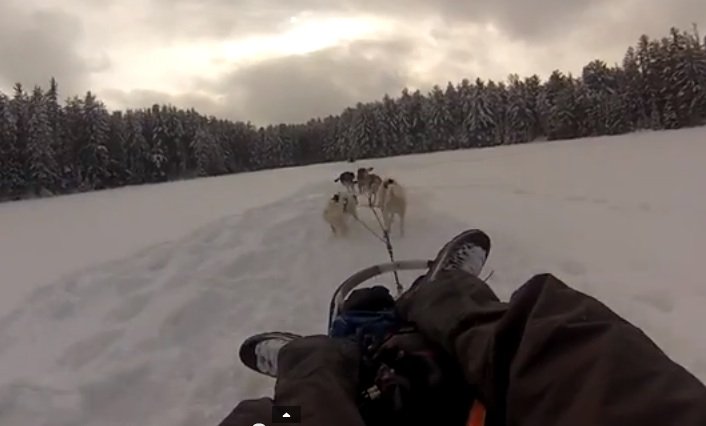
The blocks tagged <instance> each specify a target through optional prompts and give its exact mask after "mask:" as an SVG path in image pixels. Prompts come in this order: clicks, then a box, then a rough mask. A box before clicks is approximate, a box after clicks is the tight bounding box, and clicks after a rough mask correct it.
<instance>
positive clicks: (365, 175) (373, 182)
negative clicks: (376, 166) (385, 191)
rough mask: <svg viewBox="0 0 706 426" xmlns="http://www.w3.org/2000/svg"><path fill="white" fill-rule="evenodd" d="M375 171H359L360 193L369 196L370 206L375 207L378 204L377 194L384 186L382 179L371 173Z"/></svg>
mask: <svg viewBox="0 0 706 426" xmlns="http://www.w3.org/2000/svg"><path fill="white" fill-rule="evenodd" d="M372 170H373V168H372V167H368V168H367V169H366V168H364V167H361V168H359V169H358V176H357V178H358V193H359V194H368V200H370V205H371V206H373V205H375V204H376V203H377V200H376V199H377V193H378V191H379V189H380V185H381V184H382V178H380V176H378V175H376V174H375V173H370V172H371V171H372Z"/></svg>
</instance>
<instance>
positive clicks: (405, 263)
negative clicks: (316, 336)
mask: <svg viewBox="0 0 706 426" xmlns="http://www.w3.org/2000/svg"><path fill="white" fill-rule="evenodd" d="M431 263H432V261H431V260H398V261H396V262H387V263H380V264H377V265H373V266H369V267H367V268H365V269H361V270H360V271H358V272H356V273H354V274H353V275H351V276H350V277H348V279H346V280H345V281H343V282H342V283H341V284H340V285H339V286H338V288H336V291H334V293H333V297H331V303H330V305H329V315H328V327H327V330H331V326H332V325H333V321H334V319H335V318H336V317H338V315H339V314H340V312H341V307H342V306H343V302H345V300H346V297H348V294H350V292H351V291H353V290H355V288H356V287H358V286H359V285H360V284H362V283H364V282H365V281H368V280H369V279H371V278H373V277H376V276H378V275H382V274H385V273H389V272H396V271H413V270H421V269H428V268H429V265H430V264H431Z"/></svg>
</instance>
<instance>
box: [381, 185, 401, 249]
mask: <svg viewBox="0 0 706 426" xmlns="http://www.w3.org/2000/svg"><path fill="white" fill-rule="evenodd" d="M377 201H378V205H379V206H380V210H381V211H382V221H383V225H384V226H385V229H386V230H387V231H388V232H390V231H391V228H390V227H391V226H392V222H393V219H394V216H395V215H397V216H399V217H400V235H401V236H404V217H405V213H406V212H407V194H406V191H405V189H404V188H403V187H402V185H400V184H399V183H398V182H397V181H396V180H394V179H389V178H388V179H385V180H384V181H383V182H382V185H381V186H380V189H379V191H378V196H377Z"/></svg>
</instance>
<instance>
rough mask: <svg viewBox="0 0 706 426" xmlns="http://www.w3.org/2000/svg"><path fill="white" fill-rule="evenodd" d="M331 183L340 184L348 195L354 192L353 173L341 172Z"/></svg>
mask: <svg viewBox="0 0 706 426" xmlns="http://www.w3.org/2000/svg"><path fill="white" fill-rule="evenodd" d="M333 181H334V182H341V185H343V186H344V187H346V189H347V190H348V192H350V193H354V192H355V173H353V172H343V173H341V174H340V175H339V176H338V177H337V178H336V179H334V180H333Z"/></svg>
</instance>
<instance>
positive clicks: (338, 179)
mask: <svg viewBox="0 0 706 426" xmlns="http://www.w3.org/2000/svg"><path fill="white" fill-rule="evenodd" d="M340 180H341V178H340V177H337V178H336V179H334V180H333V181H334V182H338V181H340Z"/></svg>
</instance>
